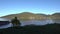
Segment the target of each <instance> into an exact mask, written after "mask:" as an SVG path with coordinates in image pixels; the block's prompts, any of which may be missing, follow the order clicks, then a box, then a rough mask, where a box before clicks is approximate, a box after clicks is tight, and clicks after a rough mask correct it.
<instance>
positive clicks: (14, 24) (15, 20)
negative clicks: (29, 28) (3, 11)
mask: <svg viewBox="0 0 60 34" xmlns="http://www.w3.org/2000/svg"><path fill="white" fill-rule="evenodd" d="M11 23H12V24H13V26H20V25H21V23H20V21H19V20H18V19H17V17H15V18H14V19H12V20H11Z"/></svg>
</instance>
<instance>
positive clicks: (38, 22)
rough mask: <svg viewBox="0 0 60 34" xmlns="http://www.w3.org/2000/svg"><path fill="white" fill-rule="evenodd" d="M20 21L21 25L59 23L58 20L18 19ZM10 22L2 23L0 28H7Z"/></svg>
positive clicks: (10, 24)
mask: <svg viewBox="0 0 60 34" xmlns="http://www.w3.org/2000/svg"><path fill="white" fill-rule="evenodd" d="M20 22H21V26H25V25H31V24H33V25H46V24H53V23H60V20H50V19H49V20H28V21H20ZM11 26H12V23H9V24H8V25H3V26H0V29H2V28H8V27H11Z"/></svg>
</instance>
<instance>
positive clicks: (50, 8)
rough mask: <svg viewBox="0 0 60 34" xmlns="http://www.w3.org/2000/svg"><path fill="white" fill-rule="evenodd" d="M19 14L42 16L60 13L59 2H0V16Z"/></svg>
mask: <svg viewBox="0 0 60 34" xmlns="http://www.w3.org/2000/svg"><path fill="white" fill-rule="evenodd" d="M21 12H32V13H43V14H53V13H56V12H60V0H0V16H5V15H9V14H16V13H21Z"/></svg>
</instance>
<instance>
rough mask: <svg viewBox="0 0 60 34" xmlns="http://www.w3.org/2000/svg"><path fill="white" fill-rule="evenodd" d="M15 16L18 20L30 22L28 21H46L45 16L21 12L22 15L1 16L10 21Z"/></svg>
mask: <svg viewBox="0 0 60 34" xmlns="http://www.w3.org/2000/svg"><path fill="white" fill-rule="evenodd" d="M15 16H16V17H18V19H19V20H30V19H36V20H40V19H46V16H47V15H45V14H34V13H30V12H23V13H19V14H11V15H7V16H3V17H2V18H9V19H12V18H13V17H15Z"/></svg>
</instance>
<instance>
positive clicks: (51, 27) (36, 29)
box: [0, 23, 60, 34]
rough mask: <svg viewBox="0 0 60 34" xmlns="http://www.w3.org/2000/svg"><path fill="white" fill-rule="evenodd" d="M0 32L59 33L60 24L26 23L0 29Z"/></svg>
mask: <svg viewBox="0 0 60 34" xmlns="http://www.w3.org/2000/svg"><path fill="white" fill-rule="evenodd" d="M0 34H60V24H56V23H55V24H47V25H44V26H36V25H27V26H18V27H9V28H5V29H0Z"/></svg>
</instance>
